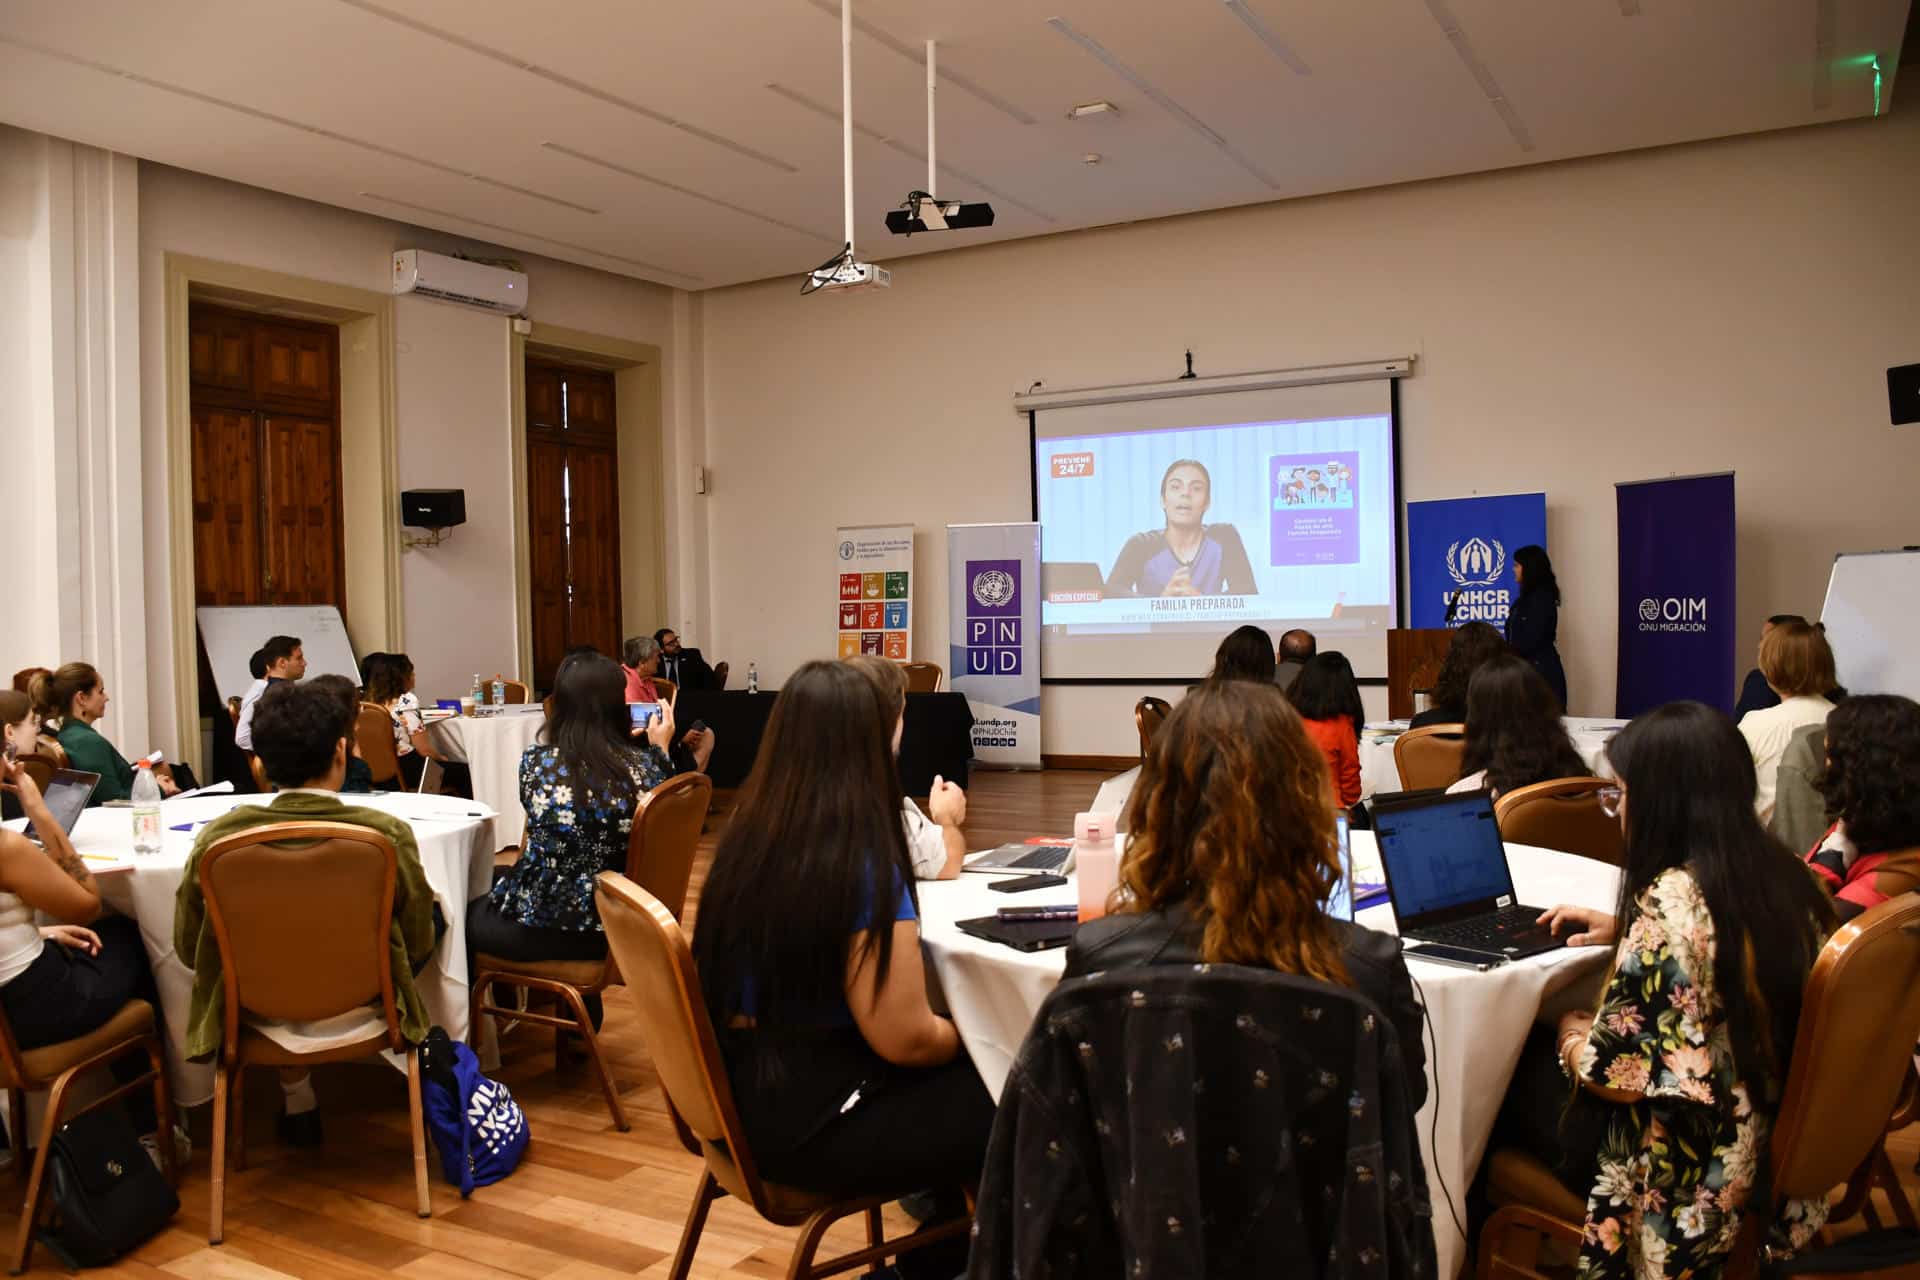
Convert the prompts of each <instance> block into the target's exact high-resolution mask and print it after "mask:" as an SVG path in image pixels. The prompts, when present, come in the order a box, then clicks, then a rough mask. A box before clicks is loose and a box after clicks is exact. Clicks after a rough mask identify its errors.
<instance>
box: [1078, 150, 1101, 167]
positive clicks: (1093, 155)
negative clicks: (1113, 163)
mask: <svg viewBox="0 0 1920 1280" xmlns="http://www.w3.org/2000/svg"><path fill="white" fill-rule="evenodd" d="M1104 159H1106V157H1105V156H1103V155H1101V154H1100V153H1099V152H1098V151H1089V152H1087V154H1085V155H1083V156H1081V157H1080V163H1081V164H1099V163H1100V162H1101V161H1102V160H1104Z"/></svg>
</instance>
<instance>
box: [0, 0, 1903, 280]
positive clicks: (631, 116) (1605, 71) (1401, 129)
mask: <svg viewBox="0 0 1920 1280" xmlns="http://www.w3.org/2000/svg"><path fill="white" fill-rule="evenodd" d="M837 12H838V10H837V0H679V2H677V3H673V2H669V0H653V2H652V3H638V2H637V0H557V2H555V3H549V4H548V5H545V6H535V5H527V4H524V3H508V0H0V121H6V122H8V123H12V124H17V125H20V126H22V127H25V128H29V129H35V130H39V131H41V132H45V133H51V134H56V135H59V136H62V137H67V138H72V139H75V140H78V141H81V142H87V143H91V144H94V145H97V146H102V147H109V148H112V149H114V150H117V151H121V152H126V153H130V154H133V155H138V156H142V157H145V158H148V159H152V160H157V161H161V162H164V163H166V164H171V165H177V166H179V167H181V168H185V169H193V170H198V171H200V172H203V173H209V174H215V175H218V176H220V177H223V178H230V179H233V180H236V181H239V182H245V183H251V184H253V185H255V186H261V187H267V188H271V189H273V190H276V191H282V192H287V193H290V194H293V195H298V196H304V197H306V198H309V199H313V200H319V201H324V202H326V203H328V204H334V205H339V206H342V207H344V208H349V209H358V210H363V211H365V212H368V213H373V214H379V215H381V216H384V217H389V218H394V219H398V220H401V221H405V222H411V223H415V224H419V225H423V226H430V227H436V228H440V229H442V230H446V231H450V232H455V233H460V234H463V235H467V236H471V237H473V238H475V239H479V240H484V241H488V242H491V243H495V244H503V245H509V246H513V247H516V248H520V249H524V250H527V251H529V252H536V253H540V254H545V255H547V256H550V257H557V258H563V259H568V260H571V261H574V262H580V263H584V264H586V265H589V266H594V267H600V268H603V269H606V270H609V271H616V272H620V273H622V274H626V275H631V276H638V277H642V278H645V279H649V280H656V281H659V282H661V283H663V284H669V285H675V286H679V287H682V288H711V287H713V286H716V285H724V284H731V283H737V282H739V281H743V280H754V279H759V278H763V277H767V276H774V275H788V274H791V275H794V276H796V278H797V276H798V275H799V273H801V272H803V271H805V270H806V269H807V268H809V267H811V266H813V265H815V264H816V263H817V262H819V261H821V260H823V259H825V258H828V257H830V256H831V255H832V254H833V253H834V252H835V251H836V250H837V249H838V247H839V245H840V242H841V198H840V134H839V124H838V121H839V99H840V74H839V73H840V59H839V53H840V49H839V35H840V32H839V22H838V17H837ZM1907 16H1908V0H1049V3H1047V4H1044V5H1035V4H1030V3H1026V2H1025V0H945V2H944V3H937V4H936V3H931V2H930V0H855V17H856V19H857V20H858V23H859V26H860V31H859V33H858V34H856V36H855V38H854V118H855V121H856V124H857V125H858V127H859V131H860V133H859V137H858V139H857V141H856V144H855V149H854V156H855V172H856V179H857V195H858V223H857V227H858V236H859V247H860V252H861V256H862V257H863V258H865V259H867V260H870V261H872V260H878V261H882V262H885V261H890V260H893V259H896V258H899V257H901V256H902V255H904V254H910V253H920V252H927V251H932V250H938V249H942V248H949V247H955V246H959V245H965V244H977V243H980V242H982V241H985V240H992V239H1010V238H1014V237H1019V236H1030V235H1039V234H1045V233H1049V232H1056V231H1067V230H1072V229H1075V228H1081V227H1090V226H1098V225H1102V224H1107V223H1114V222H1129V221H1137V220H1139V219H1143V218H1156V217H1162V216H1165V215H1168V214H1175V213H1184V212H1190V211H1193V210H1198V209H1215V208H1223V207H1227V206H1232V205H1242V204H1253V203H1258V202H1261V201H1268V200H1276V199H1282V198H1286V197H1292V196H1302V195H1311V194H1315V193H1321V192H1328V191H1340V190H1349V189H1354V188H1360V187H1371V186H1379V185H1383V184H1388V183H1396V182H1407V181H1412V180H1416V179H1421V178H1432V177H1440V176H1445V175H1449V174H1461V173H1471V172H1476V171H1480V170H1488V169H1499V168H1505V167H1508V166H1513V165H1522V164H1532V163H1538V162H1540V161H1546V160H1559V159H1564V158H1567V157H1571V156H1582V155H1594V154H1599V153H1603V152H1611V151H1624V150H1630V149H1632V148H1636V147H1649V146H1658V145H1662V144H1666V143H1674V142H1684V141H1689V140H1693V139H1699V138H1708V137H1716V136H1721V135H1727V134H1737V133H1747V132H1757V131H1760V130H1767V129H1779V128H1784V127H1788V126H1793V125H1803V124H1812V123H1818V122H1822V121H1830V120H1842V119H1849V118H1853V117H1858V116H1865V115H1871V114H1872V113H1873V111H1874V86H1873V80H1874V75H1873V72H1872V70H1871V69H1870V68H1869V67H1867V66H1866V65H1864V63H1865V62H1866V61H1869V60H1870V59H1871V57H1872V55H1874V54H1876V53H1877V54H1878V55H1879V58H1880V63H1881V66H1882V68H1883V85H1882V90H1881V98H1882V102H1881V106H1882V109H1883V110H1884V109H1886V108H1887V107H1889V106H1890V105H1891V101H1892V91H1893V80H1894V72H1895V67H1896V64H1897V63H1898V61H1899V47H1900V42H1901V37H1902V31H1903V27H1904V26H1905V24H1906V21H1907ZM927 39H937V40H938V41H939V42H940V47H939V56H938V60H937V65H938V68H939V70H940V72H941V87H940V93H939V102H940V135H939V159H940V161H941V169H942V173H941V176H940V183H939V188H938V194H939V195H941V196H942V197H943V198H958V199H987V200H991V201H992V202H993V205H994V208H995V210H996V211H997V213H998V221H997V222H996V224H995V225H994V227H993V228H992V229H991V230H987V231H972V232H955V233H946V234H942V235H932V236H916V237H914V238H913V239H912V241H911V242H908V241H905V240H902V239H900V238H898V237H894V236H889V235H887V234H886V232H885V229H884V226H883V225H882V222H881V219H882V215H883V214H884V212H885V211H886V210H887V209H888V208H890V207H892V206H893V205H896V204H898V203H899V202H900V200H901V199H902V198H903V197H904V196H905V194H906V192H907V191H908V190H909V189H911V188H915V187H921V186H924V185H925V184H926V162H925V156H924V145H925V140H926V119H925V116H926V112H925V69H924V64H923V61H922V57H923V54H922V46H923V42H924V41H925V40H927ZM1095 99H1105V100H1108V101H1111V102H1113V103H1114V104H1116V105H1117V106H1118V107H1119V111H1118V113H1117V114H1116V115H1114V116H1111V117H1106V118H1099V119H1092V120H1079V121H1075V120H1069V119H1068V118H1067V112H1068V109H1069V108H1071V107H1073V106H1074V105H1076V104H1078V103H1084V102H1090V101H1093V100H1095ZM1088 152H1095V153H1098V154H1100V155H1101V156H1102V157H1103V160H1102V162H1101V163H1100V164H1098V165H1088V164H1085V163H1083V162H1082V159H1081V157H1082V156H1083V154H1085V153H1088Z"/></svg>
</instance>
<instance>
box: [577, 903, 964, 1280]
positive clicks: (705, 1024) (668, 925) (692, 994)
mask: <svg viewBox="0 0 1920 1280" xmlns="http://www.w3.org/2000/svg"><path fill="white" fill-rule="evenodd" d="M594 896H595V898H596V899H597V900H598V901H599V902H600V903H601V904H602V909H603V910H604V909H605V904H606V903H607V902H608V901H609V900H612V901H614V902H616V903H617V904H618V906H617V908H616V909H619V910H631V911H635V912H640V913H644V914H645V915H646V916H648V917H650V918H651V920H652V922H653V925H654V927H656V928H657V929H659V930H660V931H661V933H662V935H663V936H664V937H666V938H667V939H668V946H669V948H670V949H671V952H672V960H671V964H672V969H671V972H669V973H664V974H652V973H649V974H647V975H645V977H646V980H647V981H649V982H661V983H667V984H670V985H671V988H672V990H673V993H674V997H675V1000H676V1002H677V1003H678V1004H679V1006H680V1008H681V1010H682V1012H683V1014H684V1016H685V1019H686V1022H687V1023H688V1025H687V1027H686V1029H687V1030H688V1031H689V1032H690V1033H691V1038H692V1040H693V1042H694V1043H693V1046H692V1047H693V1049H694V1052H695V1053H696V1054H697V1056H698V1058H699V1061H700V1068H701V1076H702V1080H701V1083H702V1085H703V1087H704V1089H705V1091H706V1094H707V1098H706V1105H707V1106H708V1107H710V1108H711V1109H712V1110H713V1111H714V1112H715V1114H717V1115H718V1116H719V1117H720V1126H721V1128H722V1130H723V1133H724V1138H723V1140H722V1141H720V1142H718V1143H715V1144H713V1148H714V1149H709V1147H708V1145H707V1144H705V1143H703V1142H702V1141H701V1140H700V1139H699V1138H698V1137H696V1136H695V1135H694V1134H693V1133H692V1132H691V1131H690V1130H689V1129H688V1128H687V1126H686V1124H685V1123H684V1122H683V1121H682V1120H681V1119H680V1113H679V1111H678V1110H677V1109H676V1108H675V1105H674V1102H673V1099H672V1097H671V1096H670V1095H669V1096H668V1098H667V1109H668V1113H669V1114H670V1115H671V1116H672V1117H673V1122H674V1128H675V1130H676V1131H677V1132H678V1133H679V1135H680V1141H681V1144H682V1145H683V1146H685V1147H686V1148H687V1150H688V1151H690V1152H692V1153H693V1154H694V1155H697V1156H701V1157H703V1158H705V1159H706V1161H707V1167H706V1168H705V1169H703V1170H701V1173H700V1180H699V1182H698V1183H696V1184H695V1186H694V1192H693V1203H692V1204H691V1205H690V1206H689V1207H688V1209H687V1222H686V1226H685V1227H684V1228H682V1230H681V1232H680V1244H679V1246H678V1247H677V1248H676V1249H675V1250H674V1254H673V1265H672V1267H671V1268H670V1269H669V1270H668V1272H667V1276H668V1280H687V1277H688V1276H689V1275H690V1274H691V1272H692V1271H693V1257H694V1253H695V1251H696V1250H697V1249H698V1248H699V1245H700V1236H701V1233H702V1232H703V1231H704V1230H705V1228H706V1224H707V1213H708V1211H709V1210H710V1209H711V1208H712V1207H713V1202H714V1201H715V1200H718V1199H719V1198H720V1197H721V1196H724V1195H727V1194H729V1192H728V1189H727V1188H726V1187H725V1186H723V1185H722V1184H721V1182H720V1179H719V1178H718V1177H716V1176H715V1172H714V1164H713V1162H714V1160H715V1159H716V1158H720V1159H723V1160H726V1161H728V1162H730V1163H731V1165H732V1169H731V1172H733V1173H735V1174H737V1175H738V1180H739V1184H740V1189H741V1190H742V1191H744V1192H745V1196H744V1197H743V1198H744V1199H746V1201H747V1202H748V1203H749V1204H750V1205H752V1206H753V1209H754V1211H755V1212H756V1213H758V1214H759V1215H760V1216H761V1217H763V1218H765V1219H766V1220H767V1221H769V1222H772V1223H774V1224H775V1225H777V1226H782V1227H799V1228H801V1231H800V1237H799V1239H797V1240H796V1241H794V1246H793V1253H792V1255H791V1256H790V1257H789V1258H788V1261H787V1270H786V1277H787V1280H821V1278H822V1277H826V1276H833V1275H839V1274H841V1273H843V1272H847V1271H852V1270H854V1269H855V1268H858V1267H872V1266H877V1265H879V1264H880V1263H882V1262H883V1261H884V1260H885V1259H887V1258H889V1257H898V1256H899V1255H900V1254H903V1253H907V1252H909V1251H911V1250H913V1249H917V1248H919V1247H921V1246H922V1245H928V1244H935V1243H938V1242H939V1241H942V1240H950V1239H953V1238H954V1237H956V1236H959V1235H963V1234H965V1233H966V1232H967V1231H969V1230H970V1229H971V1226H972V1218H971V1215H970V1214H969V1215H963V1216H961V1217H958V1218H955V1219H952V1220H950V1221H947V1222H940V1223H934V1224H932V1225H931V1226H921V1227H919V1228H917V1229H916V1230H914V1231H912V1232H910V1233H908V1234H907V1235H904V1236H899V1237H896V1238H895V1239H893V1240H888V1239H886V1236H885V1224H884V1223H883V1221H882V1219H881V1215H880V1211H881V1208H882V1206H884V1205H885V1204H886V1203H887V1202H888V1201H889V1200H894V1199H898V1198H899V1197H898V1194H894V1195H887V1196H862V1197H857V1198H853V1199H847V1200H829V1199H827V1198H826V1197H811V1198H809V1203H808V1206H807V1207H805V1208H794V1209H782V1208H781V1207H780V1206H779V1205H778V1204H776V1203H775V1198H774V1195H773V1193H772V1191H771V1189H770V1188H769V1186H768V1184H767V1183H766V1182H765V1181H764V1180H762V1178H761V1176H760V1167H759V1162H758V1161H756V1160H755V1159H754V1155H753V1147H752V1144H751V1143H750V1142H749V1141H748V1139H747V1135H746V1129H745V1127H744V1126H743V1125H742V1124H741V1122H740V1113H739V1110H738V1108H737V1107H736V1106H735V1104H734V1100H733V1086H732V1084H731V1083H730V1082H729V1080H728V1078H727V1073H726V1065H725V1060H724V1059H723V1058H722V1057H721V1054H720V1042H719V1038H718V1036H716V1035H715V1034H714V1030H713V1022H712V1020H711V1019H710V1018H708V1016H707V1006H706V1001H705V997H704V996H702V994H701V991H700V975H699V972H698V970H697V969H696V968H695V967H694V963H693V950H692V948H691V947H690V946H689V945H688V944H687V938H686V934H685V932H684V931H683V930H682V929H681V928H680V923H679V921H678V920H677V919H675V917H674V914H673V913H672V912H671V911H669V910H668V909H667V908H666V906H665V905H664V904H663V903H662V902H661V901H660V900H659V899H658V898H655V897H654V896H653V895H652V894H650V893H648V892H647V891H646V890H645V889H643V888H641V887H640V886H639V885H637V884H635V883H634V882H633V881H632V880H630V879H628V878H627V877H625V876H620V875H615V874H613V873H611V872H606V873H603V874H602V875H601V876H600V878H599V884H598V886H597V888H596V889H595V892H594ZM609 947H610V948H611V938H609ZM665 1091H666V1089H665V1082H664V1081H663V1082H662V1092H665ZM969 1198H971V1197H969ZM855 1214H860V1215H862V1216H864V1217H865V1219H866V1225H867V1246H866V1248H864V1249H856V1250H854V1251H853V1252H851V1253H843V1254H840V1255H838V1256H837V1257H833V1258H829V1259H827V1260H825V1261H824V1262H822V1261H817V1260H816V1257H815V1255H816V1254H818V1253H819V1251H820V1245H821V1243H822V1242H823V1241H824V1240H825V1239H826V1235H827V1232H828V1231H829V1230H830V1229H831V1228H832V1227H833V1225H834V1224H835V1223H836V1222H839V1221H840V1220H842V1219H843V1218H850V1217H853V1216H854V1215H855Z"/></svg>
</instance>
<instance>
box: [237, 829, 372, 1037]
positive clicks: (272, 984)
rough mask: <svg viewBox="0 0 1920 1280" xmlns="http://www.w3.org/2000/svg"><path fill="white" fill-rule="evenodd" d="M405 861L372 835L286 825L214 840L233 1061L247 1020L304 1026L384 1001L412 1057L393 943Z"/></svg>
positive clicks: (362, 832) (366, 830)
mask: <svg viewBox="0 0 1920 1280" xmlns="http://www.w3.org/2000/svg"><path fill="white" fill-rule="evenodd" d="M396 865H397V855H396V853H395V852H394V847H393V842H392V841H391V840H389V839H387V837H386V836H384V835H382V834H380V832H378V831H375V830H373V829H372V828H371V827H362V826H356V825H354V824H352V823H345V822H283V823H275V824H273V825H271V826H265V827H255V828H254V829H253V830H251V831H242V832H239V833H237V834H235V835H231V836H228V837H226V838H225V839H224V840H216V841H215V842H214V843H213V845H212V846H211V847H210V848H208V849H207V850H206V851H205V852H204V853H202V854H201V855H200V892H201V893H202V895H203V896H204V897H205V899H206V904H207V918H208V920H209V921H210V922H211V923H212V924H213V936H214V939H215V942H216V943H217V944H218V946H219V948H220V967H221V982H222V984H223V988H224V992H225V996H226V1010H225V1014H226V1029H225V1044H226V1050H225V1051H226V1053H227V1054H228V1055H229V1061H231V1060H232V1056H231V1055H233V1053H234V1051H235V1048H236V1046H237V1045H238V1044H239V1040H240V1014H241V1011H242V1010H243V1009H244V1010H246V1011H247V1012H248V1013H252V1014H257V1015H259V1016H261V1017H266V1018H284V1019H286V1020H288V1021H293V1022H305V1021H310V1020H314V1019H319V1018H329V1017H332V1016H334V1015H336V1014H341V1013H346V1012H348V1011H349V1010H352V1009H354V1008H357V1007H358V1006H360V1005H364V1004H366V1003H368V1002H369V1001H372V1000H375V999H378V1000H379V1002H380V1008H381V1011H382V1012H383V1013H384V1014H385V1015H386V1021H387V1033H388V1039H389V1043H390V1044H391V1046H392V1047H393V1048H394V1049H396V1050H397V1049H400V1048H402V1047H404V1045H405V1043H406V1042H405V1040H404V1039H403V1038H402V1037H401V1034H400V1016H399V1013H398V1011H397V1009H396V1007H395V1005H394V998H393V969H392V962H391V960H390V959H389V955H390V949H389V938H390V937H391V934H392V929H393V886H394V876H395V867H396Z"/></svg>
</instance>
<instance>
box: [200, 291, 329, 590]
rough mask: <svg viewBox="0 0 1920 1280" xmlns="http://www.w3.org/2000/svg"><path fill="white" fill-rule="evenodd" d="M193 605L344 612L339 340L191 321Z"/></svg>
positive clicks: (282, 323) (292, 329) (224, 315)
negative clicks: (297, 606) (288, 606)
mask: <svg viewBox="0 0 1920 1280" xmlns="http://www.w3.org/2000/svg"><path fill="white" fill-rule="evenodd" d="M188 320H189V335H190V338H189V360H188V367H189V371H190V378H191V384H192V385H191V403H192V424H193V425H192V430H193V442H192V457H193V570H194V593H193V594H194V603H195V604H196V605H260V604H331V605H336V606H339V607H340V608H341V609H342V612H344V611H345V605H346V574H345V552H344V531H343V529H342V527H341V516H340V509H341V502H340V386H339V363H340V361H339V349H340V340H339V330H338V329H337V328H335V327H333V326H331V325H319V324H304V323H300V322H297V321H292V320H284V319H281V318H278V317H273V316H261V315H254V314H250V313H247V312H237V311H227V310H224V309H221V308H217V307H210V306H202V305H198V304H196V305H194V306H193V307H192V308H190V310H189V313H188Z"/></svg>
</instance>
